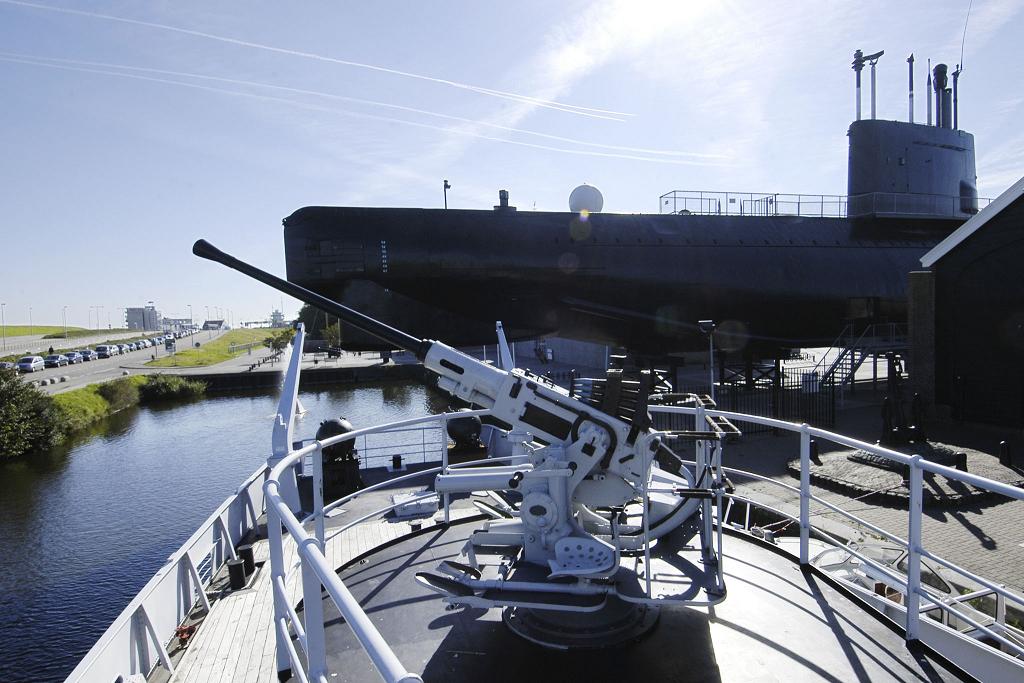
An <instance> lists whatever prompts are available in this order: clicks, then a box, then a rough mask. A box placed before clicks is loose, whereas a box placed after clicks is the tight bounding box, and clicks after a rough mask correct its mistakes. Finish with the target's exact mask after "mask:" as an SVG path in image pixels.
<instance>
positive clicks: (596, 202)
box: [569, 185, 604, 213]
mask: <svg viewBox="0 0 1024 683" xmlns="http://www.w3.org/2000/svg"><path fill="white" fill-rule="evenodd" d="M602 207H604V197H603V196H601V191H600V190H598V189H597V188H596V187H594V186H593V185H580V186H579V187H577V188H576V189H575V190H573V191H572V193H571V194H570V195H569V210H570V211H572V212H573V213H580V212H582V211H586V212H587V213H597V212H598V211H600V210H601V208H602Z"/></svg>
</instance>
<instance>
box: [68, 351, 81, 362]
mask: <svg viewBox="0 0 1024 683" xmlns="http://www.w3.org/2000/svg"><path fill="white" fill-rule="evenodd" d="M64 355H65V356H67V357H68V365H74V364H75V363H82V362H83V361H82V354H80V353H78V352H77V351H68V352H67V353H65V354H64Z"/></svg>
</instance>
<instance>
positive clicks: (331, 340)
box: [324, 323, 341, 347]
mask: <svg viewBox="0 0 1024 683" xmlns="http://www.w3.org/2000/svg"><path fill="white" fill-rule="evenodd" d="M324 339H325V340H327V345H328V346H334V347H337V346H341V323H332V324H331V326H330V327H327V328H324Z"/></svg>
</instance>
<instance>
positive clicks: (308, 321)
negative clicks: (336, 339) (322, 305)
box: [297, 304, 327, 339]
mask: <svg viewBox="0 0 1024 683" xmlns="http://www.w3.org/2000/svg"><path fill="white" fill-rule="evenodd" d="M297 322H300V323H302V324H303V325H305V326H306V334H307V335H309V337H310V338H311V339H316V338H318V336H319V335H320V333H321V330H323V329H324V327H326V326H327V320H326V316H325V315H324V312H323V311H321V310H320V309H319V308H314V307H313V306H310V305H309V304H303V306H302V308H301V309H300V310H299V317H298V320H297Z"/></svg>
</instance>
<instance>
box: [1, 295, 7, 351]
mask: <svg viewBox="0 0 1024 683" xmlns="http://www.w3.org/2000/svg"><path fill="white" fill-rule="evenodd" d="M6 308H7V304H0V325H2V326H3V328H4V351H6V350H7V315H6V313H5V311H4V309H6Z"/></svg>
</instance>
